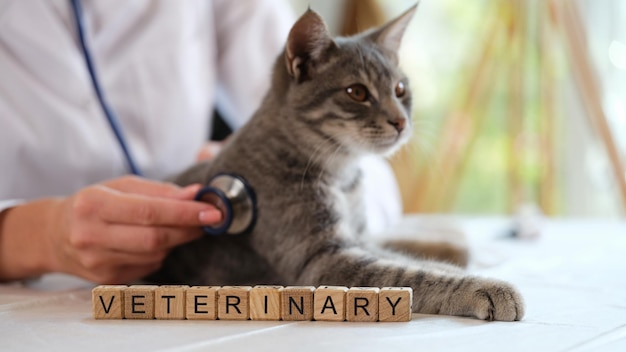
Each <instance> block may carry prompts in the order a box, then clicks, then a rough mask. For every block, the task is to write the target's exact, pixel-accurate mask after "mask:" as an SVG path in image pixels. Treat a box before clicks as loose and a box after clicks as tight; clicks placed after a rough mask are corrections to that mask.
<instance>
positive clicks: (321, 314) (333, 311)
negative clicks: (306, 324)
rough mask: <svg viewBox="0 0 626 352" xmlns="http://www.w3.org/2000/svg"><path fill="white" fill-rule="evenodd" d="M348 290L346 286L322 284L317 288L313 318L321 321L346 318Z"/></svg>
mask: <svg viewBox="0 0 626 352" xmlns="http://www.w3.org/2000/svg"><path fill="white" fill-rule="evenodd" d="M346 292H348V288H347V287H344V286H320V287H318V288H317V289H316V290H315V293H314V300H313V310H314V312H313V318H314V319H315V320H320V321H344V320H346Z"/></svg>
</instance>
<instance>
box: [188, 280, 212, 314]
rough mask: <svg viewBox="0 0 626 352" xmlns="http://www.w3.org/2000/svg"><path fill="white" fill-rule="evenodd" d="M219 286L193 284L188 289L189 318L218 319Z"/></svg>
mask: <svg viewBox="0 0 626 352" xmlns="http://www.w3.org/2000/svg"><path fill="white" fill-rule="evenodd" d="M218 288H219V287H218V286H191V287H190V288H188V289H187V293H186V297H185V298H186V301H187V304H186V306H185V313H186V315H187V319H189V320H215V319H217V289H218Z"/></svg>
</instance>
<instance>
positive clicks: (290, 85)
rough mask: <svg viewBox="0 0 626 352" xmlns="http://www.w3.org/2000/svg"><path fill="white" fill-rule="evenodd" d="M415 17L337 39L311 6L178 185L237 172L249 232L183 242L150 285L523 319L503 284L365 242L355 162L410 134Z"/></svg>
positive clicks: (521, 308)
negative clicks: (216, 142)
mask: <svg viewBox="0 0 626 352" xmlns="http://www.w3.org/2000/svg"><path fill="white" fill-rule="evenodd" d="M414 11H415V8H412V9H411V10H409V11H408V12H406V13H405V14H404V15H402V16H400V17H399V18H397V19H396V20H394V21H392V22H390V23H389V24H387V25H386V26H384V27H381V28H380V29H377V30H373V31H369V32H366V33H363V34H361V35H358V36H356V37H351V38H337V39H334V40H333V39H331V38H330V37H329V36H328V33H327V30H326V27H325V25H324V23H323V21H322V19H321V18H320V17H319V16H318V15H317V14H316V13H314V12H313V11H309V12H307V13H306V14H304V15H303V16H302V17H301V18H300V20H299V21H298V22H297V23H296V24H295V25H294V27H293V29H292V31H291V33H290V36H289V39H288V42H287V45H286V48H285V52H284V53H283V54H282V55H281V56H280V57H279V59H278V60H277V61H276V64H275V67H274V75H273V81H272V87H271V89H270V91H269V92H268V93H267V95H266V97H265V100H264V102H263V104H262V106H261V107H260V108H259V110H258V111H257V112H256V114H255V115H254V117H253V118H252V119H251V121H250V122H249V123H248V124H247V125H245V126H244V127H243V128H242V129H241V130H240V131H238V132H237V133H236V134H235V135H234V136H233V137H232V138H231V139H230V140H229V142H228V144H227V145H226V146H225V148H224V150H223V151H222V152H221V153H220V154H219V155H218V156H217V158H216V159H215V160H213V161H212V162H211V163H203V164H199V165H196V166H195V167H193V168H191V169H190V170H188V171H187V172H185V173H184V174H182V175H180V176H179V177H178V178H177V180H176V182H177V183H179V184H189V183H194V182H200V183H205V182H207V181H208V180H209V179H210V178H211V177H212V176H213V175H214V174H216V173H218V172H229V173H236V174H239V175H242V176H243V177H244V178H245V179H246V180H247V181H248V182H249V183H250V185H251V186H252V187H253V188H254V189H255V191H256V195H257V200H258V219H257V222H256V225H255V227H254V229H253V230H252V231H251V233H249V234H246V235H240V236H223V237H208V236H207V237H205V238H202V239H201V240H198V241H195V242H193V243H190V244H188V245H184V246H182V247H179V248H177V249H175V250H174V251H173V252H172V253H171V254H170V256H169V257H168V258H167V260H166V262H165V263H164V266H163V267H162V269H161V270H160V271H159V272H158V273H156V274H155V275H154V276H153V277H152V279H154V280H156V281H158V282H161V283H178V284H183V283H184V284H201V285H250V284H280V285H313V286H317V285H321V284H325V285H343V286H375V287H383V286H411V287H412V288H413V290H414V310H415V311H416V312H423V313H436V314H448V315H461V316H472V317H476V318H479V319H487V320H519V319H521V318H522V316H523V315H524V306H523V302H522V299H521V296H520V295H519V294H518V293H517V291H516V290H515V289H514V288H513V287H512V286H510V285H509V284H507V283H504V282H500V281H496V280H490V279H485V278H479V277H473V276H469V275H467V274H466V273H465V272H464V271H463V270H462V269H461V268H459V267H457V266H453V265H450V264H445V263H442V262H436V261H431V260H425V259H416V258H414V257H409V256H407V255H403V254H399V253H397V252H394V251H391V250H388V249H383V248H380V247H377V246H375V245H374V244H372V243H369V242H368V241H367V240H366V239H365V238H364V237H363V236H362V233H363V232H364V231H365V227H366V226H365V219H364V215H363V209H362V208H363V206H362V202H361V198H360V180H361V171H360V170H359V169H358V167H357V160H358V158H359V157H360V156H361V155H363V154H365V153H377V154H389V153H391V152H393V151H394V150H395V149H397V148H398V146H400V145H401V144H402V143H404V142H405V141H406V140H407V139H408V137H409V134H410V132H411V121H410V107H411V92H410V90H409V88H408V81H407V78H406V76H404V75H403V74H402V73H401V72H400V70H399V69H398V62H397V61H398V60H397V49H398V46H399V43H400V40H401V37H402V34H403V33H404V29H405V26H406V25H407V23H408V22H409V20H410V19H411V17H412V15H413V12H414ZM399 82H402V84H403V85H404V86H405V89H404V91H402V89H399V88H401V87H398V84H399ZM357 83H358V84H362V85H363V86H364V87H366V89H367V91H368V93H367V96H366V98H367V99H365V100H364V101H359V100H360V99H361V98H363V96H361V95H359V94H357V92H355V91H354V90H352V91H350V92H347V91H346V88H347V87H353V85H354V84H357ZM353 88H354V87H353ZM356 88H357V89H360V88H361V87H360V86H357V87H356ZM349 93H352V94H349ZM361 93H364V94H365V93H366V92H361Z"/></svg>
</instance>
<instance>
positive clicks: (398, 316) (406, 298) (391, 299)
mask: <svg viewBox="0 0 626 352" xmlns="http://www.w3.org/2000/svg"><path fill="white" fill-rule="evenodd" d="M412 307H413V289H412V288H410V287H383V288H382V289H381V290H380V295H379V296H378V321H410V320H411V311H412Z"/></svg>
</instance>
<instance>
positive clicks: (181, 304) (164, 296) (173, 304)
mask: <svg viewBox="0 0 626 352" xmlns="http://www.w3.org/2000/svg"><path fill="white" fill-rule="evenodd" d="M188 287H189V286H159V287H157V289H156V290H155V291H154V317H155V318H157V319H178V320H181V319H185V291H186V290H187V288H188Z"/></svg>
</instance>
